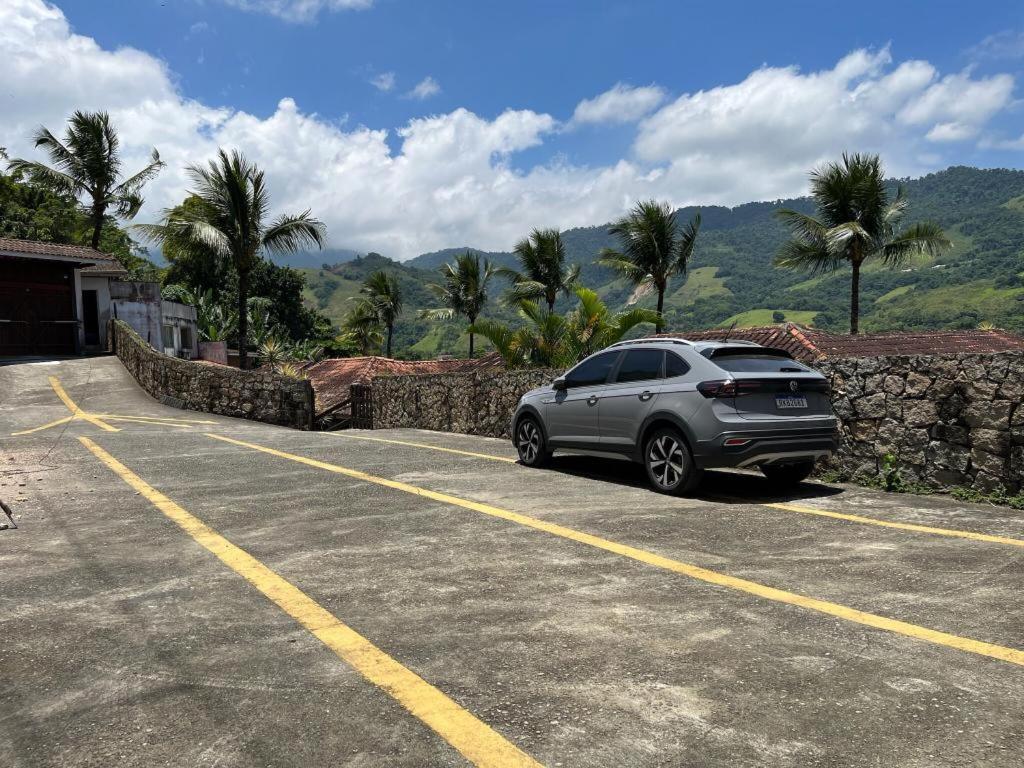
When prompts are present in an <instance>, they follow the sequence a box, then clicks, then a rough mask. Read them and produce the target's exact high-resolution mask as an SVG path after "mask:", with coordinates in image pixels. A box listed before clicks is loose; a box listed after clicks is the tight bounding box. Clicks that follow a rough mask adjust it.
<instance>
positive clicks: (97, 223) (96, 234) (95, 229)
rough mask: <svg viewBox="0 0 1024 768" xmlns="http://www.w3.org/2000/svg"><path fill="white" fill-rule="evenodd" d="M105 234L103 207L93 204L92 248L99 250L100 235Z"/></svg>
mask: <svg viewBox="0 0 1024 768" xmlns="http://www.w3.org/2000/svg"><path fill="white" fill-rule="evenodd" d="M102 232H103V206H102V205H99V204H97V203H93V206H92V247H93V248H95V249H97V250H98V249H99V247H100V233H102Z"/></svg>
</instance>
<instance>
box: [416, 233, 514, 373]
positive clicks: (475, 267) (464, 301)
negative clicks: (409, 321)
mask: <svg viewBox="0 0 1024 768" xmlns="http://www.w3.org/2000/svg"><path fill="white" fill-rule="evenodd" d="M496 271H497V270H496V269H495V268H494V267H493V266H492V265H491V263H490V262H489V261H487V259H484V260H483V262H482V263H481V261H480V256H479V254H475V253H470V252H466V253H464V254H462V255H461V256H456V257H455V262H454V263H452V264H445V265H444V266H443V267H442V268H441V274H442V275H444V283H443V284H441V285H437V284H435V283H431V284H429V285H427V288H428V289H429V290H430V291H431V292H432V293H433V294H434V295H435V296H437V298H438V300H439V301H440V302H441V303H442V304H443V305H444V306H442V307H440V308H438V309H424V310H421V311H420V316H421V317H429V318H432V319H434V320H450V319H452V318H453V317H455V316H456V315H464V316H465V317H466V319H467V320H469V325H470V328H472V326H473V323H475V322H476V319H477V318H478V317H480V312H481V311H482V310H483V308H484V304H486V303H487V284H488V283H489V282H490V280H491V278H492V277H493V276H494V274H495V273H496ZM469 356H470V357H473V331H470V332H469Z"/></svg>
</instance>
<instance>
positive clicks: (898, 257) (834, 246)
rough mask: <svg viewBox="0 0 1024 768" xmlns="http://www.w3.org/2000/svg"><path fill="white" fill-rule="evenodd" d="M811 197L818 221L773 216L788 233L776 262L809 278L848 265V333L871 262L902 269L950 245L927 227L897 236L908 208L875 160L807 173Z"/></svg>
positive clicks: (847, 158)
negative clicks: (892, 195)
mask: <svg viewBox="0 0 1024 768" xmlns="http://www.w3.org/2000/svg"><path fill="white" fill-rule="evenodd" d="M811 198H812V199H813V200H814V204H815V207H816V209H817V214H818V218H815V217H813V216H810V215H808V214H806V213H803V212H801V211H795V210H792V209H789V208H783V209H781V210H779V211H778V212H777V214H776V215H777V216H778V217H779V219H781V220H782V221H783V222H784V223H785V224H786V226H788V227H789V229H790V232H791V233H792V239H791V240H789V241H788V242H786V243H785V244H783V246H782V247H781V248H780V249H779V254H778V256H777V257H776V259H775V263H776V264H778V265H779V266H781V267H786V268H789V269H802V270H807V271H810V272H813V273H827V272H835V271H836V270H838V269H840V268H841V267H845V266H846V265H847V264H849V265H850V267H851V276H850V333H857V332H858V329H859V324H860V272H861V267H862V266H863V265H864V264H865V262H868V261H869V260H872V259H875V260H878V261H881V262H882V263H884V264H885V265H886V266H887V267H890V268H896V267H901V266H903V265H905V264H906V263H907V262H908V261H910V259H911V258H912V257H913V256H915V255H919V254H927V255H929V256H934V255H935V254H937V253H939V252H941V251H943V250H946V249H948V248H950V247H951V246H952V243H951V242H950V240H949V238H947V237H946V235H945V233H943V231H942V229H941V227H939V226H938V225H937V224H933V223H931V222H922V223H919V224H912V225H910V226H909V227H907V228H906V229H904V230H902V231H899V232H898V231H897V227H898V226H899V223H900V221H901V220H902V218H903V215H904V213H905V212H906V209H907V205H908V203H907V198H906V193H905V190H904V188H903V187H902V186H901V187H900V188H899V189H898V190H897V192H896V196H895V198H894V199H892V200H890V198H889V191H888V189H887V187H886V183H885V175H884V174H883V173H882V162H881V160H880V159H879V157H878V155H860V154H853V155H846V154H844V155H843V159H842V162H841V163H826V164H825V165H824V166H822V167H820V168H816V169H815V170H813V171H812V172H811Z"/></svg>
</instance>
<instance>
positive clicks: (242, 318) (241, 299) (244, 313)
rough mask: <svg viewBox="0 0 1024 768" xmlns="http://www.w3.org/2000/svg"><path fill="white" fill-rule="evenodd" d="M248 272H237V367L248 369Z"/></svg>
mask: <svg viewBox="0 0 1024 768" xmlns="http://www.w3.org/2000/svg"><path fill="white" fill-rule="evenodd" d="M248 308H249V270H244V271H243V270H239V271H238V367H239V368H241V369H242V370H243V371H244V370H246V369H247V368H248V367H249V355H248V352H249V338H248V337H249V312H248Z"/></svg>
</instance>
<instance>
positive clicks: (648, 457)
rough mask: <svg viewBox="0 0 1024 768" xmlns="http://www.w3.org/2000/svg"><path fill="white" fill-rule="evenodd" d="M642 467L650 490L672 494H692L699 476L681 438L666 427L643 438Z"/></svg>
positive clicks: (688, 449) (699, 472)
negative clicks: (645, 472)
mask: <svg viewBox="0 0 1024 768" xmlns="http://www.w3.org/2000/svg"><path fill="white" fill-rule="evenodd" d="M644 468H645V469H646V470H647V479H648V480H650V482H651V485H652V486H653V487H654V490H656V491H658V492H659V493H668V494H672V495H678V494H681V493H688V492H689V491H692V490H693V489H694V488H696V487H697V486H698V485H699V484H700V481H701V476H702V475H703V473H702V472H701V470H700V469H699V468H698V467H697V465H696V464H694V462H693V455H692V454H691V453H690V448H689V446H687V444H686V441H685V440H683V438H682V435H680V434H679V433H678V432H676V430H674V429H670V428H667V427H666V428H663V429H656V430H655V431H654V432H653V433H652V434H651V435H650V437H648V438H647V443H646V444H645V445H644Z"/></svg>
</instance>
